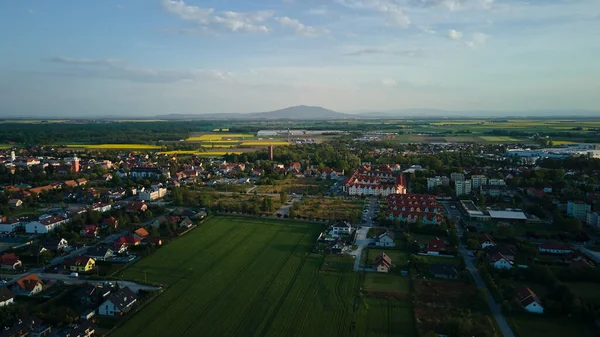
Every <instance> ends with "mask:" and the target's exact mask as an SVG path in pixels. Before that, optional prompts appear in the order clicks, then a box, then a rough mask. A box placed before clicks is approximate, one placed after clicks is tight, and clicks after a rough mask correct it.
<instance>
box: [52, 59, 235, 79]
mask: <svg viewBox="0 0 600 337" xmlns="http://www.w3.org/2000/svg"><path fill="white" fill-rule="evenodd" d="M47 61H49V62H52V63H56V64H61V65H64V66H67V67H65V68H63V69H61V71H58V72H59V73H60V74H63V75H70V76H79V77H96V78H110V79H120V80H127V81H131V82H145V83H172V82H180V81H202V80H233V79H234V78H233V75H232V74H231V73H229V72H222V71H217V70H203V69H190V70H175V69H154V68H143V67H136V66H132V65H130V64H128V63H126V62H123V61H120V60H116V59H85V58H72V57H62V56H58V57H52V58H50V59H48V60H47Z"/></svg>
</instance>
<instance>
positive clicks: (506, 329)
mask: <svg viewBox="0 0 600 337" xmlns="http://www.w3.org/2000/svg"><path fill="white" fill-rule="evenodd" d="M455 226H456V230H457V233H458V237H459V242H461V241H460V239H461V238H462V236H463V231H462V229H461V228H460V226H459V225H458V224H455ZM458 248H459V250H460V254H461V255H462V257H463V259H464V260H465V266H466V268H467V269H468V270H469V272H470V273H471V275H472V276H473V279H474V280H475V284H476V285H477V287H478V288H483V289H484V290H485V295H486V297H487V301H488V304H489V306H490V310H491V312H492V315H494V319H496V322H497V323H498V326H499V327H500V330H501V331H502V335H504V337H514V336H515V334H514V333H513V332H512V330H511V328H510V326H509V325H508V322H506V318H504V315H503V314H502V309H501V307H500V305H498V304H497V303H496V301H495V300H494V298H493V297H492V294H491V293H490V291H489V290H488V288H487V286H486V285H485V283H484V282H483V279H482V278H481V275H480V274H479V271H478V270H477V268H476V267H475V265H474V264H473V260H472V259H471V258H470V257H469V251H468V250H467V249H466V248H465V247H464V246H463V244H462V243H459V246H458Z"/></svg>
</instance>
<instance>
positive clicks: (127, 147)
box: [66, 144, 161, 150]
mask: <svg viewBox="0 0 600 337" xmlns="http://www.w3.org/2000/svg"><path fill="white" fill-rule="evenodd" d="M66 147H70V148H84V149H88V150H113V149H114V150H156V149H160V148H161V147H160V146H156V145H148V144H97V145H91V144H69V145H66Z"/></svg>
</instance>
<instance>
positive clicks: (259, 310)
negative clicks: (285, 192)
mask: <svg viewBox="0 0 600 337" xmlns="http://www.w3.org/2000/svg"><path fill="white" fill-rule="evenodd" d="M321 227H322V226H320V225H315V224H309V223H302V222H294V221H278V220H267V219H256V218H243V217H215V218H212V219H210V220H208V221H207V222H206V223H204V224H203V225H201V227H200V228H198V229H195V230H193V231H192V232H191V233H189V234H186V235H185V236H183V237H181V238H179V239H177V240H176V241H174V242H173V243H171V244H169V245H167V246H165V247H163V248H161V249H159V250H158V251H157V252H156V253H154V254H153V255H151V256H150V257H148V258H145V259H143V260H141V261H139V262H138V263H136V264H134V265H133V266H132V267H130V268H129V269H127V270H126V271H125V272H124V278H127V279H131V280H143V279H144V276H145V274H146V275H147V278H148V281H149V282H157V283H162V284H167V285H170V287H169V288H168V289H167V290H166V291H165V292H164V293H163V294H162V295H160V296H159V297H158V298H157V299H156V300H154V301H153V302H151V303H150V304H149V305H148V306H146V307H145V308H144V309H142V310H141V311H140V312H138V313H137V314H135V315H133V316H132V317H131V318H129V320H128V321H127V322H125V323H124V324H123V325H122V326H121V327H120V328H119V329H118V330H117V331H116V332H115V333H113V334H111V336H164V335H171V336H376V335H380V334H382V332H381V331H385V336H413V335H414V323H413V324H412V325H410V326H409V327H407V326H405V325H402V324H401V323H400V322H402V321H404V320H412V317H413V316H412V310H410V306H409V307H408V309H406V308H405V307H406V305H404V304H402V305H400V304H399V305H391V304H388V303H386V304H383V303H382V304H381V305H379V304H377V303H374V304H373V305H370V304H367V303H363V302H360V301H357V294H358V289H359V286H360V280H359V274H358V273H354V272H352V271H351V265H352V260H348V259H344V258H343V257H339V258H338V257H331V256H327V258H325V257H324V256H323V255H320V254H313V253H311V252H312V248H313V244H314V240H315V239H316V237H317V236H318V233H319V232H320V231H321V230H322V228H321ZM144 273H145V274H144ZM383 301H387V300H383ZM390 301H393V299H391V300H390ZM355 303H356V305H355ZM399 315H400V316H399ZM402 315H405V316H406V317H402ZM372 317H378V323H377V325H374V324H373V323H372V322H371V321H370V320H371V319H372ZM366 320H369V321H368V322H367V321H366ZM353 321H355V322H356V327H355V328H352V325H351V322H353ZM379 321H381V322H379ZM407 329H409V330H410V331H411V332H410V333H408V334H407V333H405V331H406V330H407Z"/></svg>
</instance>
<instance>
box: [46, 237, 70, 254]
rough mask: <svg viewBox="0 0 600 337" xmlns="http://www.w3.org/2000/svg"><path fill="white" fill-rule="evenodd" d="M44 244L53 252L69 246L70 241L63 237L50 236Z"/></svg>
mask: <svg viewBox="0 0 600 337" xmlns="http://www.w3.org/2000/svg"><path fill="white" fill-rule="evenodd" d="M42 246H43V247H44V248H46V249H47V250H49V251H52V252H60V251H63V250H65V249H67V248H68V247H69V242H68V241H67V240H65V239H63V238H54V237H49V238H46V239H45V240H44V242H43V243H42Z"/></svg>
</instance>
